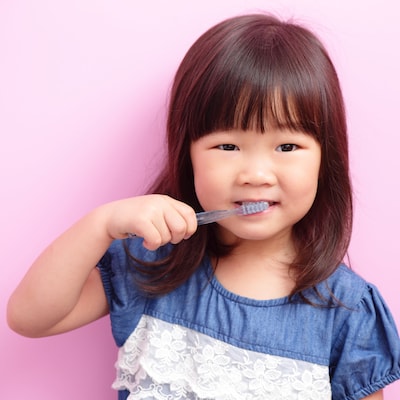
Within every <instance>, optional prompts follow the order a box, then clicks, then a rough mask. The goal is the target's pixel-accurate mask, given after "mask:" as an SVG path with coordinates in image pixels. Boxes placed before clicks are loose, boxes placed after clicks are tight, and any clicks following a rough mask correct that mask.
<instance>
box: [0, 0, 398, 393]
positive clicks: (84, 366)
mask: <svg viewBox="0 0 400 400" xmlns="http://www.w3.org/2000/svg"><path fill="white" fill-rule="evenodd" d="M257 9H266V10H270V11H273V12H276V13H278V14H279V15H282V16H291V15H294V16H297V17H299V18H300V19H301V20H303V21H305V22H306V23H307V24H310V25H311V26H313V27H314V28H315V30H316V31H317V32H318V33H319V35H320V36H321V37H322V38H323V40H324V41H325V42H326V43H327V45H328V47H329V49H330V51H331V55H332V57H333V59H334V61H335V63H336V65H337V68H338V72H339V74H340V77H341V79H342V83H343V90H344V94H345V97H346V102H347V108H348V116H349V127H350V134H351V155H352V169H353V176H354V186H355V193H356V200H357V202H356V210H355V211H356V215H355V229H354V236H353V241H352V246H351V257H352V263H353V268H354V269H355V270H357V271H359V272H360V273H361V274H362V275H364V276H365V277H366V278H367V279H369V280H371V281H373V282H374V283H376V284H377V285H378V287H379V288H380V290H381V292H382V293H383V295H384V297H385V298H386V300H387V302H388V303H389V305H390V307H391V309H392V311H393V314H394V316H395V319H396V321H397V323H398V324H399V323H400V301H399V295H398V293H399V289H398V287H399V277H398V270H399V267H400V261H399V256H398V254H399V243H398V241H399V240H398V238H399V234H398V226H399V225H400V211H399V206H398V204H399V200H398V198H397V196H398V195H399V194H400V184H399V171H400V156H399V149H400V135H399V128H398V126H399V123H398V119H399V94H400V76H399V71H400V58H399V52H398V51H397V47H398V46H397V44H396V43H397V42H398V39H399V37H400V25H399V23H398V19H399V16H400V12H399V10H398V6H397V2H396V1H395V0H391V1H390V0H387V1H384V2H380V3H379V4H378V2H376V1H373V0H362V1H361V0H359V1H356V0H353V1H349V0H336V1H330V2H321V1H320V0H281V1H279V0H276V1H273V0H271V1H268V0H264V1H261V0H260V1H256V0H253V1H245V0H242V1H239V0H223V1H222V0H221V1H215V0H201V1H190V2H188V1H186V0H174V1H169V2H163V1H161V0H160V1H158V2H156V1H148V2H137V1H132V0H129V1H128V0H121V1H117V2H116V1H106V0H103V1H101V0H100V1H99V0H83V1H82V0H80V1H77V0H75V1H74V0H72V1H71V0H68V1H67V0H59V1H54V2H51V1H45V0H37V1H35V2H31V1H27V0H3V1H1V2H0V57H1V61H0V88H1V89H0V141H1V142H0V152H1V155H0V163H1V165H0V174H1V186H2V188H1V207H0V216H1V219H0V221H1V232H0V235H1V240H0V242H1V243H2V247H1V248H2V251H1V253H2V262H1V266H0V272H1V278H0V313H1V320H0V338H1V340H0V398H1V399H10V400H21V399H25V398H29V399H41V400H50V399H53V398H57V399H58V400H71V399H76V400H80V399H87V398H89V397H90V398H96V399H98V400H106V399H107V400H109V399H110V398H115V397H114V395H113V394H112V391H111V389H110V388H109V387H110V384H111V382H112V379H113V374H114V371H113V363H114V356H115V348H114V344H113V341H112V338H111V334H110V332H109V326H108V325H109V324H108V320H107V319H104V320H101V321H99V322H97V323H95V324H93V325H92V326H89V327H86V328H84V329H82V330H79V331H76V332H72V333H69V334H66V335H61V336H58V337H53V338H45V339H36V340H32V339H26V338H22V337H19V336H17V335H16V334H14V333H13V332H11V331H10V330H9V329H8V328H7V326H6V323H5V306H6V301H7V298H8V296H9V295H10V293H11V291H12V290H13V288H14V287H15V285H16V284H17V282H18V281H19V280H20V279H21V277H22V276H23V274H24V272H25V271H26V269H27V268H28V266H29V265H30V264H31V262H32V261H33V259H34V257H35V256H36V255H37V254H38V253H39V251H40V250H41V249H42V248H43V247H44V246H45V245H46V244H47V243H49V242H50V241H51V240H52V239H53V238H54V236H55V235H57V234H58V233H60V232H61V231H62V230H64V229H65V228H66V227H67V226H69V225H70V224H71V223H72V222H73V221H74V220H75V219H77V218H79V217H80V216H81V215H82V214H84V213H86V212H87V211H88V210H90V209H91V208H93V207H95V206H97V205H99V204H101V203H103V202H106V201H110V200H113V199H117V198H120V197H124V196H130V195H134V194H136V193H139V192H141V191H142V190H143V187H144V185H145V184H146V182H147V181H148V179H149V176H151V174H152V173H153V172H154V171H155V170H156V168H157V160H158V157H159V153H160V151H161V149H162V131H163V118H164V106H165V102H166V98H167V91H168V87H169V84H170V81H171V78H172V75H173V72H174V70H175V68H176V67H177V64H178V62H179V61H180V59H181V57H182V56H183V54H184V52H185V51H186V50H187V48H188V46H189V45H190V44H191V43H192V42H193V41H194V39H195V38H197V36H198V35H199V34H200V33H202V32H203V31H204V30H205V29H206V28H208V27H209V26H211V25H212V24H214V23H215V22H217V21H219V20H221V19H223V18H225V17H228V16H232V15H234V14H238V13H242V12H245V11H254V10H257ZM395 49H396V50H395ZM399 396H400V384H398V383H396V384H394V385H392V386H391V387H390V388H389V389H388V390H387V393H386V400H395V399H398V398H399Z"/></svg>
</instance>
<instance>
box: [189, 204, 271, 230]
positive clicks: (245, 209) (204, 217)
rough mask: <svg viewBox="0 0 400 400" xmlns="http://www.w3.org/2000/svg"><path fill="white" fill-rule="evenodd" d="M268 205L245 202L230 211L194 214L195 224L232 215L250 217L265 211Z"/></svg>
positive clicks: (202, 223)
mask: <svg viewBox="0 0 400 400" xmlns="http://www.w3.org/2000/svg"><path fill="white" fill-rule="evenodd" d="M268 206H269V204H268V202H266V201H246V202H243V203H242V205H241V206H240V207H237V208H233V209H231V210H214V211H205V212H200V213H197V214H196V217H197V223H198V224H199V225H204V224H209V223H211V222H216V221H219V220H220V219H223V218H228V217H230V216H232V215H250V214H256V213H259V212H262V211H265V210H266V209H267V208H268Z"/></svg>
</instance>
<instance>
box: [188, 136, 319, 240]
mask: <svg viewBox="0 0 400 400" xmlns="http://www.w3.org/2000/svg"><path fill="white" fill-rule="evenodd" d="M190 154H191V160H192V164H193V173H194V185H195V190H196V195H197V198H198V200H199V202H200V204H201V206H202V207H203V209H204V210H205V211H208V210H224V209H231V208H233V207H238V206H240V204H241V203H242V202H244V201H267V202H268V203H269V207H268V209H267V210H266V211H263V212H262V213H257V214H253V215H246V216H244V215H243V216H233V217H229V218H227V219H225V220H222V221H219V222H218V224H219V225H220V227H221V233H222V234H223V235H224V236H223V238H225V239H226V241H228V242H230V241H231V240H232V241H234V240H236V239H244V240H270V239H273V238H275V239H280V240H282V239H283V240H289V241H290V240H291V232H292V227H293V225H294V224H295V223H297V222H298V221H299V220H300V219H301V218H303V217H304V216H305V215H306V214H307V212H308V211H309V209H310V208H311V206H312V204H313V201H314V199H315V196H316V193H317V186H318V177H319V169H320V163H321V149H320V145H319V144H318V142H317V141H316V140H315V139H314V138H313V137H312V136H310V135H307V134H305V133H303V132H293V131H291V130H270V131H268V132H266V133H259V132H257V131H251V130H250V131H246V132H243V131H240V130H231V131H218V132H214V133H211V134H209V135H206V136H203V137H201V138H200V139H198V140H197V141H195V142H193V143H192V144H191V148H190Z"/></svg>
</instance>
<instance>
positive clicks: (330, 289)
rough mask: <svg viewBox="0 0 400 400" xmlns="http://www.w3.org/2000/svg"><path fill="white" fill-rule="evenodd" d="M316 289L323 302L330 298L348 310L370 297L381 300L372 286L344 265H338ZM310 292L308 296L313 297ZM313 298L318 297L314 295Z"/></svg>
mask: <svg viewBox="0 0 400 400" xmlns="http://www.w3.org/2000/svg"><path fill="white" fill-rule="evenodd" d="M316 288H317V292H318V293H319V294H320V295H322V298H323V300H325V299H330V298H331V299H333V301H334V302H337V303H339V304H342V305H344V306H346V307H347V308H349V309H354V308H357V306H358V305H359V304H360V302H362V301H364V300H365V299H368V298H370V297H371V296H378V297H380V298H381V295H380V293H379V291H378V289H377V287H376V286H375V285H374V284H372V283H370V282H368V281H367V280H365V279H364V278H363V277H362V276H361V275H359V274H358V273H357V272H355V271H354V270H352V269H350V268H349V267H348V266H347V265H345V264H340V265H339V267H338V268H337V269H336V271H335V272H334V273H333V274H332V275H331V276H330V277H329V278H328V279H327V280H326V281H324V282H321V283H320V284H318V285H317V286H316ZM311 292H312V291H310V292H309V294H311V296H313V294H312V293H311ZM314 296H315V297H318V296H316V295H315V294H314ZM317 303H318V301H317Z"/></svg>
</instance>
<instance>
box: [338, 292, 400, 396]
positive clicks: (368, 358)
mask: <svg viewBox="0 0 400 400" xmlns="http://www.w3.org/2000/svg"><path fill="white" fill-rule="evenodd" d="M337 328H338V329H339V331H340V333H339V335H338V338H337V340H336V343H335V344H334V347H333V349H332V355H331V385H332V398H333V399H334V400H336V399H338V400H339V399H341V400H342V399H347V400H357V399H362V398H364V397H366V396H368V395H370V394H372V393H374V392H376V391H378V390H380V389H382V388H383V387H384V386H386V385H388V384H389V383H392V382H394V381H395V380H397V379H400V340H399V335H398V332H397V329H396V326H395V323H394V320H393V317H392V315H391V313H390V311H389V309H388V308H387V306H386V304H385V302H384V300H383V299H382V297H381V295H380V294H379V292H378V290H377V289H376V288H375V287H374V286H373V285H368V286H366V293H365V295H364V296H363V297H362V299H361V301H360V302H359V304H358V305H357V307H356V309H352V310H348V317H347V318H346V320H345V322H344V323H343V324H342V326H340V327H337Z"/></svg>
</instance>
